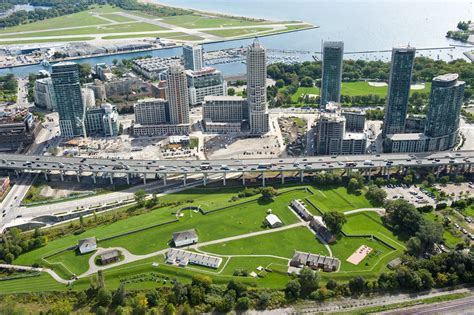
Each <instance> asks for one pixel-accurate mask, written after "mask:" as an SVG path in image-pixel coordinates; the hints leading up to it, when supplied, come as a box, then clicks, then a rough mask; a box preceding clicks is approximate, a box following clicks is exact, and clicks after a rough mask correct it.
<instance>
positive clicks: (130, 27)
mask: <svg viewBox="0 0 474 315" xmlns="http://www.w3.org/2000/svg"><path fill="white" fill-rule="evenodd" d="M162 30H165V28H163V27H161V26H157V25H153V24H148V23H134V22H132V23H125V24H111V25H104V26H97V27H85V28H75V29H70V30H56V31H45V32H37V33H26V34H21V35H7V36H1V37H0V39H1V38H22V37H43V36H67V35H92V34H111V33H135V32H152V31H162Z"/></svg>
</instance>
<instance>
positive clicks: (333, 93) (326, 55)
mask: <svg viewBox="0 0 474 315" xmlns="http://www.w3.org/2000/svg"><path fill="white" fill-rule="evenodd" d="M322 46H323V69H322V80H321V107H323V108H324V107H325V106H326V105H327V103H329V102H340V101H341V81H342V59H343V55H344V43H343V42H324V43H323V45H322Z"/></svg>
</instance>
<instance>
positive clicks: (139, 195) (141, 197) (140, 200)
mask: <svg viewBox="0 0 474 315" xmlns="http://www.w3.org/2000/svg"><path fill="white" fill-rule="evenodd" d="M134 196H135V202H136V203H137V204H138V206H139V207H143V206H144V205H145V197H146V192H145V191H144V190H143V189H140V190H137V191H136V192H135V194H134Z"/></svg>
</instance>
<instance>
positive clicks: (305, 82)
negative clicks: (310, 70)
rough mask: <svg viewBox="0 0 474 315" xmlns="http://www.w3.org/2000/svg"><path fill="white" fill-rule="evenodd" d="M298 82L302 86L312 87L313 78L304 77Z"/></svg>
mask: <svg viewBox="0 0 474 315" xmlns="http://www.w3.org/2000/svg"><path fill="white" fill-rule="evenodd" d="M300 84H301V86H303V87H313V85H314V82H313V79H311V78H310V77H304V78H303V79H301V82H300Z"/></svg>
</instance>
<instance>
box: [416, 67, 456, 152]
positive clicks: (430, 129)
mask: <svg viewBox="0 0 474 315" xmlns="http://www.w3.org/2000/svg"><path fill="white" fill-rule="evenodd" d="M464 86H465V83H464V82H462V81H458V75H457V74H453V73H451V74H445V75H440V76H437V77H435V78H434V79H433V81H432V83H431V94H430V99H429V105H428V115H427V119H426V126H425V134H426V135H427V136H428V137H430V138H440V139H439V150H444V149H448V148H451V147H453V146H454V144H455V142H456V138H457V135H458V132H459V120H460V115H461V106H462V102H463V98H464Z"/></svg>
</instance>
